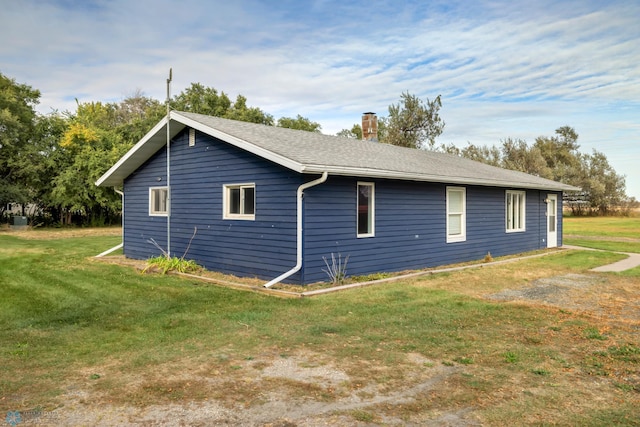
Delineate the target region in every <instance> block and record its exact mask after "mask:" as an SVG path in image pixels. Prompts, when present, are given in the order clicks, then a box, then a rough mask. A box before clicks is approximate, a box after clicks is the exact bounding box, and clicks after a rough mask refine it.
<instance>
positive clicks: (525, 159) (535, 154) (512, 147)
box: [501, 138, 552, 178]
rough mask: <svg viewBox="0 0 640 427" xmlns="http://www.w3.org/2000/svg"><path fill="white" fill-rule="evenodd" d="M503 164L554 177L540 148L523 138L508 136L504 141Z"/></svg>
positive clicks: (509, 167)
mask: <svg viewBox="0 0 640 427" xmlns="http://www.w3.org/2000/svg"><path fill="white" fill-rule="evenodd" d="M501 166H502V167H503V168H505V169H511V170H516V171H520V172H525V173H528V174H531V175H536V176H540V177H543V178H552V171H551V168H550V167H549V166H548V164H547V161H546V159H545V158H544V157H543V156H542V154H541V152H540V149H539V148H538V147H536V146H534V147H529V146H528V145H527V142H526V141H525V140H523V139H513V138H507V139H505V140H504V141H502V165H501Z"/></svg>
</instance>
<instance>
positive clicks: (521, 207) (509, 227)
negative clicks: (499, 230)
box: [504, 190, 527, 233]
mask: <svg viewBox="0 0 640 427" xmlns="http://www.w3.org/2000/svg"><path fill="white" fill-rule="evenodd" d="M510 196H511V198H512V199H513V198H514V197H515V196H518V199H520V198H522V200H518V211H519V213H518V214H517V215H518V217H520V218H521V220H520V223H521V226H520V227H516V226H515V225H514V224H510V223H509V222H510V221H509V219H510V217H511V216H512V215H510V212H509V211H510V210H511V213H513V214H515V210H514V209H515V207H514V206H513V203H511V206H510V205H509V198H510ZM512 219H514V220H515V219H516V216H515V215H514V216H513V218H512ZM504 227H505V231H506V232H507V233H522V232H525V231H527V192H526V191H522V190H506V191H505V199H504Z"/></svg>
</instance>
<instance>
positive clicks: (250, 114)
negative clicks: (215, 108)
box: [220, 95, 273, 126]
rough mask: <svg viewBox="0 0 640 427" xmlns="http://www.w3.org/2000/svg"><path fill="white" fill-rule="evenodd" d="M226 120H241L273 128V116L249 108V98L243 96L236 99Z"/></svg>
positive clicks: (226, 114) (226, 115)
mask: <svg viewBox="0 0 640 427" xmlns="http://www.w3.org/2000/svg"><path fill="white" fill-rule="evenodd" d="M220 117H224V118H225V119H231V120H240V121H242V122H250V123H258V124H263V125H268V126H273V116H271V115H270V114H267V113H265V112H264V111H262V110H261V109H259V108H257V107H248V106H247V98H245V97H244V96H242V95H238V96H237V97H236V102H234V103H233V105H232V106H231V107H230V108H229V109H228V110H227V111H226V113H225V114H224V115H223V116H220Z"/></svg>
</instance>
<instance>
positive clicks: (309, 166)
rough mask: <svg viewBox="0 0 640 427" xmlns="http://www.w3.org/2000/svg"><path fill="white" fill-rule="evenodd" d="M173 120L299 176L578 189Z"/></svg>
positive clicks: (153, 145)
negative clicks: (324, 175)
mask: <svg viewBox="0 0 640 427" xmlns="http://www.w3.org/2000/svg"><path fill="white" fill-rule="evenodd" d="M170 117H171V123H170V131H171V137H172V138H173V137H174V136H175V135H177V134H178V133H179V132H181V131H182V130H183V129H184V128H185V127H192V128H194V129H197V130H199V131H200V132H203V133H205V134H207V135H210V136H212V137H215V138H218V139H220V140H222V141H225V142H227V143H229V144H232V145H234V146H236V147H238V148H240V149H242V150H245V151H248V152H250V153H253V154H255V155H257V156H260V157H262V158H265V159H267V160H270V161H273V162H275V163H277V164H279V165H281V166H283V167H286V168H288V169H291V170H293V171H296V172H298V173H311V174H317V173H322V172H325V171H326V172H328V173H329V174H334V175H348V176H359V177H369V178H389V179H402V180H414V181H429V182H441V183H452V184H467V185H484V186H496V187H509V188H515V187H518V188H535V189H543V190H557V191H562V190H569V191H572V190H577V188H576V187H573V186H569V185H566V184H562V183H558V182H555V181H551V180H548V179H544V178H540V177H536V176H533V175H529V174H525V173H522V172H517V171H511V170H506V169H502V168H497V167H494V166H489V165H486V164H484V163H480V162H476V161H473V160H469V159H465V158H462V157H458V156H453V155H450V154H444V153H437V152H432V151H425V150H416V149H413V148H404V147H397V146H393V145H390V144H382V143H378V142H372V141H360V140H355V139H352V138H343V137H338V136H330V135H323V134H319V133H313V132H306V131H300V130H293V129H286V128H280V127H274V126H266V125H260V124H255V123H247V122H240V121H236V120H228V119H222V118H219V117H212V116H206V115H202V114H195V113H186V112H180V111H172V112H171V113H170ZM166 125H167V118H166V117H165V118H163V119H162V120H161V121H160V122H159V123H158V124H157V125H156V126H154V128H153V129H151V130H150V131H149V133H147V134H146V135H145V136H144V137H143V138H142V139H141V140H140V141H139V142H138V143H137V144H136V145H135V146H133V147H132V148H131V150H129V151H128V152H127V153H126V154H125V155H124V156H123V157H122V158H121V159H120V160H119V161H118V162H117V163H116V164H115V165H113V167H111V168H110V169H109V170H108V171H107V172H106V173H105V174H104V175H103V176H102V177H100V179H98V181H96V185H103V186H115V185H121V184H122V182H123V181H124V179H125V178H126V177H127V176H129V175H130V174H131V173H133V172H134V171H135V170H136V169H137V168H138V167H140V166H141V165H142V164H143V163H144V162H145V161H146V160H148V159H149V158H150V157H151V156H152V155H153V154H155V153H156V152H157V151H158V150H160V149H161V148H162V147H164V146H166Z"/></svg>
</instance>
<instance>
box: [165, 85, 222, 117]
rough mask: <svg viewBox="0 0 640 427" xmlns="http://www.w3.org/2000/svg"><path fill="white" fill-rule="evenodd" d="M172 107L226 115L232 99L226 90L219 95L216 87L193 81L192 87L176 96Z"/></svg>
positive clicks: (194, 111)
mask: <svg viewBox="0 0 640 427" xmlns="http://www.w3.org/2000/svg"><path fill="white" fill-rule="evenodd" d="M171 107H172V108H174V109H176V110H179V111H188V112H191V113H198V114H206V115H209V116H215V117H224V115H225V114H226V113H227V110H229V108H231V100H230V99H229V97H228V96H227V95H226V94H225V93H224V92H222V93H221V94H220V95H218V91H217V90H216V89H214V88H211V87H205V86H203V85H202V84H200V83H191V86H190V87H188V88H187V89H185V90H183V91H182V92H180V94H178V95H176V96H174V98H173V100H172V101H171Z"/></svg>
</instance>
